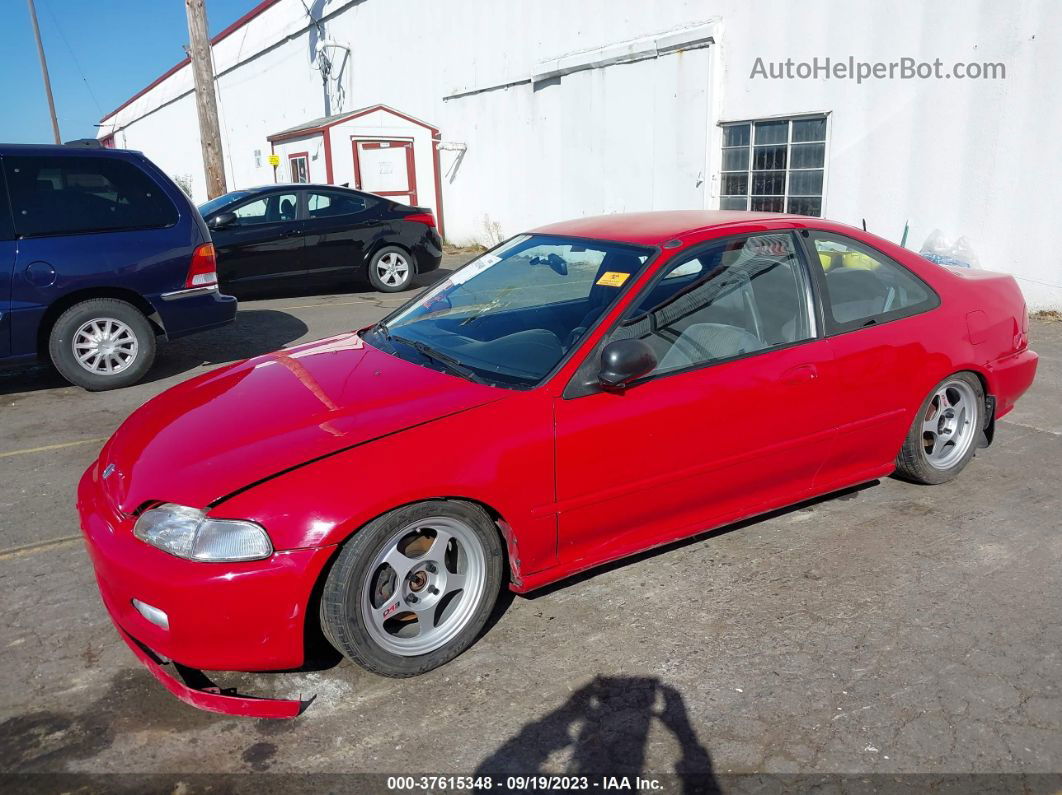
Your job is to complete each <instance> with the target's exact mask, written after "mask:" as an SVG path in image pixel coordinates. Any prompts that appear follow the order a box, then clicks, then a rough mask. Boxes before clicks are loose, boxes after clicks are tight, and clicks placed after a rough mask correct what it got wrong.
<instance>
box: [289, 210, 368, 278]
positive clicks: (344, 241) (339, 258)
mask: <svg viewBox="0 0 1062 795" xmlns="http://www.w3.org/2000/svg"><path fill="white" fill-rule="evenodd" d="M305 193H306V220H305V226H304V235H303V236H304V237H305V239H306V276H307V278H314V279H321V280H329V279H333V278H335V277H337V276H339V275H341V274H347V275H349V274H352V273H353V272H354V271H355V269H357V268H361V266H362V265H364V259H365V254H366V251H367V247H368V245H369V243H370V242H371V240H372V237H373V232H374V230H375V227H374V218H375V214H374V213H373V207H374V206H375V205H377V204H379V202H377V201H374V200H373V199H372V198H371V197H368V196H363V195H360V194H357V193H354V192H352V191H338V190H332V191H330V190H310V191H306V192H305Z"/></svg>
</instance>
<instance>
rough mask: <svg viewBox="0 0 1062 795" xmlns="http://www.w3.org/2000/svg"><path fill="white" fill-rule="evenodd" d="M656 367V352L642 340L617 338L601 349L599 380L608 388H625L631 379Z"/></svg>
mask: <svg viewBox="0 0 1062 795" xmlns="http://www.w3.org/2000/svg"><path fill="white" fill-rule="evenodd" d="M655 368H656V354H655V353H653V349H652V348H650V347H649V345H648V344H647V343H645V342H643V341H642V340H634V339H630V340H616V341H615V342H610V343H609V344H608V345H606V346H605V349H604V350H603V351H601V372H599V373H598V374H597V380H598V381H599V382H600V383H601V385H602V386H603V387H605V388H606V389H623V388H625V387H626V386H627V385H628V384H629V383H630V382H631V381H636V380H637V379H639V378H641V377H642V376H643V375H648V374H649V373H651V372H652V371H653V370H654V369H655Z"/></svg>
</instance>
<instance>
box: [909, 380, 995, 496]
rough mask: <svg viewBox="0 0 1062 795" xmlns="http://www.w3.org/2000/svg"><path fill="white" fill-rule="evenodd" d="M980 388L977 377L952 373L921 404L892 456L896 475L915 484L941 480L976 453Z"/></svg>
mask: <svg viewBox="0 0 1062 795" xmlns="http://www.w3.org/2000/svg"><path fill="white" fill-rule="evenodd" d="M984 405H985V399H984V390H983V389H982V387H981V382H980V381H979V380H978V378H977V376H975V375H973V374H972V373H956V374H955V375H952V376H949V377H948V378H946V379H945V380H944V381H942V382H941V383H940V384H938V385H937V386H936V387H935V388H934V389H933V391H932V392H931V393H930V394H929V397H927V398H926V399H925V401H924V402H923V403H922V407H921V408H920V409H919V412H918V414H917V416H916V417H915V420H914V423H913V424H912V426H911V430H910V432H909V433H908V434H907V439H906V440H905V442H904V445H903V449H901V451H900V455H899V457H898V458H897V459H896V467H897V470H898V472H899V474H900V475H901V476H903V477H905V478H907V479H908V480H913V481H914V482H916V483H926V484H937V483H945V482H947V481H949V480H951V479H952V478H954V477H955V476H956V475H958V474H959V473H960V472H961V471H962V470H963V468H964V467H965V466H966V465H967V464H968V463H969V461H970V459H971V458H973V457H974V453H976V452H977V441H978V435H979V434H980V433H981V429H982V427H983V425H984V421H983V419H984V414H983V412H984Z"/></svg>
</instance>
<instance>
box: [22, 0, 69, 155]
mask: <svg viewBox="0 0 1062 795" xmlns="http://www.w3.org/2000/svg"><path fill="white" fill-rule="evenodd" d="M26 2H27V3H28V4H29V12H30V19H31V20H32V21H33V36H34V38H35V39H37V55H38V56H39V57H40V59H41V74H43V75H44V93H45V94H46V95H47V96H48V112H49V113H51V114H52V134H53V135H55V142H56V143H57V144H61V143H62V142H63V139H62V138H60V137H59V120H58V119H57V118H55V100H54V99H52V81H51V80H50V79H48V61H46V60H45V58H44V45H43V44H42V43H41V28H40V25H38V24H37V9H36V8H34V6H33V0H26Z"/></svg>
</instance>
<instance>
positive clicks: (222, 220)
mask: <svg viewBox="0 0 1062 795" xmlns="http://www.w3.org/2000/svg"><path fill="white" fill-rule="evenodd" d="M237 220H238V219H237V217H236V213H218V214H217V215H215V216H214V217H213V218H211V219H210V223H209V224H208V226H209V227H210V228H211V229H225V228H226V227H229V226H235V225H236V221H237Z"/></svg>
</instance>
